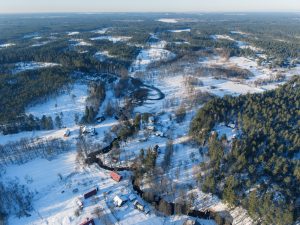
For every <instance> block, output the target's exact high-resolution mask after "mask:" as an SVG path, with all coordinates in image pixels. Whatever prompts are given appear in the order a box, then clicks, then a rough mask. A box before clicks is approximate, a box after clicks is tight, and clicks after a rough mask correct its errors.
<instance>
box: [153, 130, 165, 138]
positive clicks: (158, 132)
mask: <svg viewBox="0 0 300 225" xmlns="http://www.w3.org/2000/svg"><path fill="white" fill-rule="evenodd" d="M155 135H156V136H158V137H163V136H164V134H163V132H161V131H156V133H155Z"/></svg>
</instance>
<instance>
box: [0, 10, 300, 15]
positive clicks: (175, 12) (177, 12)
mask: <svg viewBox="0 0 300 225" xmlns="http://www.w3.org/2000/svg"><path fill="white" fill-rule="evenodd" d="M112 13H119V14H127V13H138V14H151V13H152V14H155V13H156V14H199V13H207V14H210V13H216V14H219V13H232V14H247V13H300V10H296V11H290V10H286V11H275V10H274V11H272V10H270V11H263V10H253V11H86V12H85V11H82V12H81V11H70V12H68V11H49V12H46V11H45V12H37V11H33V12H0V15H9V14H10V15H17V14H19V15H21V14H112Z"/></svg>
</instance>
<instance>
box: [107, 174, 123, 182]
mask: <svg viewBox="0 0 300 225" xmlns="http://www.w3.org/2000/svg"><path fill="white" fill-rule="evenodd" d="M109 175H110V177H111V178H112V179H113V180H114V181H117V182H120V181H121V179H122V176H121V175H119V174H118V173H116V172H114V171H111V172H110V174H109Z"/></svg>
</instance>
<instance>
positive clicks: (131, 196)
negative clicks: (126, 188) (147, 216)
mask: <svg viewBox="0 0 300 225" xmlns="http://www.w3.org/2000/svg"><path fill="white" fill-rule="evenodd" d="M134 200H136V196H135V194H130V195H129V201H131V202H132V201H134Z"/></svg>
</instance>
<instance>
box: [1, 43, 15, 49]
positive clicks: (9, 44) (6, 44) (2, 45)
mask: <svg viewBox="0 0 300 225" xmlns="http://www.w3.org/2000/svg"><path fill="white" fill-rule="evenodd" d="M15 45H16V44H14V43H4V44H0V49H1V48H8V47H12V46H15Z"/></svg>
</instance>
